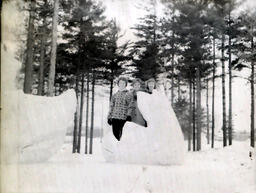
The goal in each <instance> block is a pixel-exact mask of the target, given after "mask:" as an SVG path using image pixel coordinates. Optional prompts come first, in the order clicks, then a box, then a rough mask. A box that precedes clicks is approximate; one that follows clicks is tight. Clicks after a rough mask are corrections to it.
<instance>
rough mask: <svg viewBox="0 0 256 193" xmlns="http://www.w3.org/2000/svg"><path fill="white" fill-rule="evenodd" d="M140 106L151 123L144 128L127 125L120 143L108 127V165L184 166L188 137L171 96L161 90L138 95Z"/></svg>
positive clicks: (105, 148)
mask: <svg viewBox="0 0 256 193" xmlns="http://www.w3.org/2000/svg"><path fill="white" fill-rule="evenodd" d="M137 97H138V98H137V100H138V107H139V109H140V111H141V113H142V115H143V117H144V118H145V120H146V121H147V123H148V127H143V126H140V125H137V124H135V123H132V122H126V123H125V126H124V129H123V135H122V138H121V141H120V142H118V141H117V140H116V139H115V138H114V137H113V134H112V132H111V128H110V126H106V127H108V128H107V132H106V133H105V135H104V137H103V143H102V151H103V156H104V158H105V160H106V161H108V162H119V163H134V164H156V165H172V164H182V163H183V161H184V156H185V143H184V137H183V134H182V131H181V128H180V125H179V122H178V120H177V117H176V115H175V113H174V111H173V109H172V107H171V104H170V103H169V101H168V99H167V97H166V96H165V95H164V94H163V92H161V91H157V90H154V91H153V94H151V95H150V94H147V93H144V92H138V95H137Z"/></svg>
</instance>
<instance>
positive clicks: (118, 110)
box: [108, 77, 131, 141]
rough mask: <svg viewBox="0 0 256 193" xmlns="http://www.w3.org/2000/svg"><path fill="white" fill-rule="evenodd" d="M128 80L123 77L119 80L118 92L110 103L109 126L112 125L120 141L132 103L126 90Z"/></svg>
mask: <svg viewBox="0 0 256 193" xmlns="http://www.w3.org/2000/svg"><path fill="white" fill-rule="evenodd" d="M127 83H128V81H127V79H126V78H124V77H121V78H119V79H118V81H117V84H118V91H117V92H116V93H115V94H114V95H113V96H112V98H111V101H110V109H109V113H108V124H109V125H112V131H113V134H114V136H115V137H116V139H117V140H118V141H120V139H121V137H122V131H123V127H124V124H125V122H126V121H130V117H129V118H128V119H127V117H128V116H127V113H128V106H129V104H130V101H131V95H130V94H129V92H128V90H127V89H126V86H127Z"/></svg>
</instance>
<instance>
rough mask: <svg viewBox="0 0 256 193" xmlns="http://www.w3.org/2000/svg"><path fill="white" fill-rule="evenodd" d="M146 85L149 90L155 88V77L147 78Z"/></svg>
mask: <svg viewBox="0 0 256 193" xmlns="http://www.w3.org/2000/svg"><path fill="white" fill-rule="evenodd" d="M146 86H147V89H148V90H149V91H152V90H153V89H155V88H156V81H155V79H154V78H150V79H149V80H147V84H146Z"/></svg>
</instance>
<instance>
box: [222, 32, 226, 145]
mask: <svg viewBox="0 0 256 193" xmlns="http://www.w3.org/2000/svg"><path fill="white" fill-rule="evenodd" d="M224 43H225V35H224V34H222V38H221V63H222V130H223V146H224V147H225V146H226V145H227V129H226V91H225V89H226V86H225V56H224V49H225V48H224Z"/></svg>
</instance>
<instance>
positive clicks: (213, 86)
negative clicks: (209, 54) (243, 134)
mask: <svg viewBox="0 0 256 193" xmlns="http://www.w3.org/2000/svg"><path fill="white" fill-rule="evenodd" d="M215 68H216V67H215V37H213V70H212V137H211V142H212V143H211V147H212V148H214V133H215V132H214V130H215V116H214V113H215Z"/></svg>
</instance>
